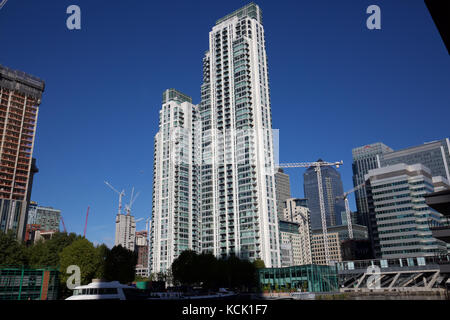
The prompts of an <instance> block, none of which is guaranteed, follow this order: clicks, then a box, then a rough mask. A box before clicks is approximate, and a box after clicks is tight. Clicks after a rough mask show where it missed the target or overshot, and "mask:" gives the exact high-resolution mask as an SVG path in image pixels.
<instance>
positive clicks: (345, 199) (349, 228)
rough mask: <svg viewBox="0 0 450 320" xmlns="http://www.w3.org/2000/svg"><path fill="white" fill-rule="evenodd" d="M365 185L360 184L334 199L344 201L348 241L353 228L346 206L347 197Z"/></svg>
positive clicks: (347, 205)
mask: <svg viewBox="0 0 450 320" xmlns="http://www.w3.org/2000/svg"><path fill="white" fill-rule="evenodd" d="M364 185H365V183H364V182H363V183H361V184H360V185H357V186H356V187H354V188H353V189H351V190H349V191H347V192H345V193H344V194H343V195H342V196H338V197H336V199H344V203H345V214H346V216H347V226H348V237H349V238H350V239H353V226H352V218H351V216H350V206H349V204H348V199H347V197H348V195H349V194H351V193H353V192H355V191H356V190H358V189H360V188H361V187H362V186H364Z"/></svg>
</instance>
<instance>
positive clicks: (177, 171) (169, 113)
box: [150, 89, 201, 272]
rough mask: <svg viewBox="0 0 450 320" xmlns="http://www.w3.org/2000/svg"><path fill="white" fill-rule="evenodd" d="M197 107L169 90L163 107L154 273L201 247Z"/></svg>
mask: <svg viewBox="0 0 450 320" xmlns="http://www.w3.org/2000/svg"><path fill="white" fill-rule="evenodd" d="M196 122H197V106H195V105H193V104H192V99H191V97H189V96H187V95H185V94H183V93H181V92H179V91H177V90H175V89H168V90H166V91H165V92H164V94H163V103H162V108H161V111H160V112H159V131H158V133H157V134H156V136H155V140H154V143H155V147H154V160H153V162H154V163H153V211H152V222H151V233H150V248H151V249H150V252H151V255H150V269H151V272H161V271H162V272H164V271H166V270H167V269H169V268H170V266H171V265H172V262H173V260H175V259H176V258H177V257H178V255H179V254H180V253H181V252H182V251H184V250H187V249H191V250H195V251H200V243H199V240H200V225H199V207H198V205H199V200H200V198H199V192H200V191H201V190H200V185H199V177H198V161H199V159H200V155H199V153H198V150H197V149H198V146H199V138H198V136H196V135H195V134H196V132H197V131H196V129H197V127H196V126H197V125H199V124H198V123H196Z"/></svg>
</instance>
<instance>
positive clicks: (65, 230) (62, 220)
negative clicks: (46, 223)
mask: <svg viewBox="0 0 450 320" xmlns="http://www.w3.org/2000/svg"><path fill="white" fill-rule="evenodd" d="M61 222H62V225H63V228H64V232H65V233H67V229H66V225H65V224H64V219H63V217H62V216H61Z"/></svg>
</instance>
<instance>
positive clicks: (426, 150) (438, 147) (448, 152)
mask: <svg viewBox="0 0 450 320" xmlns="http://www.w3.org/2000/svg"><path fill="white" fill-rule="evenodd" d="M398 163H404V164H416V163H420V164H423V165H424V166H425V167H427V168H428V169H430V170H431V175H432V176H433V177H435V176H441V177H444V178H446V179H447V180H450V172H449V170H450V141H449V138H445V139H442V140H438V141H433V142H427V143H424V144H421V145H418V146H413V147H409V148H405V149H401V150H396V151H392V152H388V153H385V154H383V157H381V166H382V167H386V166H389V165H394V164H398Z"/></svg>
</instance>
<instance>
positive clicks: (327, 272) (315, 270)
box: [258, 264, 339, 292]
mask: <svg viewBox="0 0 450 320" xmlns="http://www.w3.org/2000/svg"><path fill="white" fill-rule="evenodd" d="M258 281H259V286H260V289H261V290H275V289H279V288H285V289H293V290H295V291H297V290H302V291H307V292H336V291H339V287H338V275H337V268H336V267H335V266H319V265H314V264H309V265H303V266H293V267H287V268H265V269H260V270H258Z"/></svg>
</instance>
